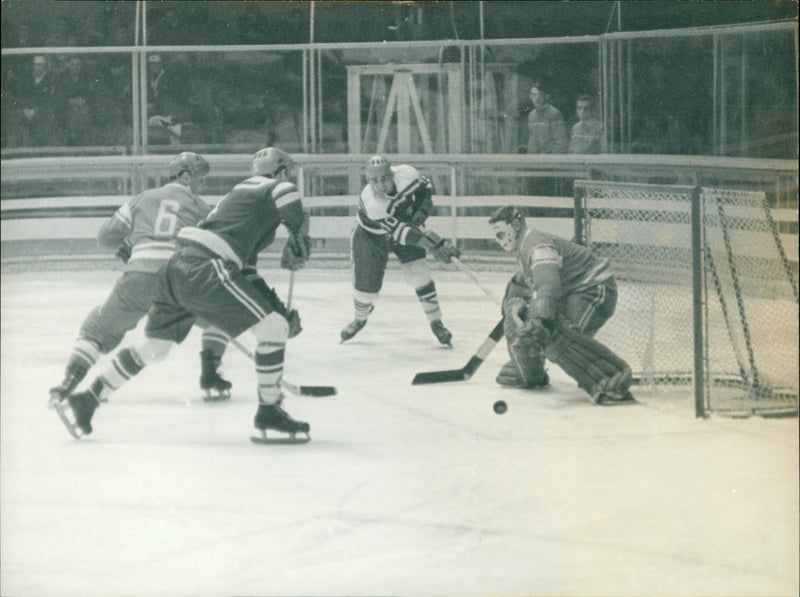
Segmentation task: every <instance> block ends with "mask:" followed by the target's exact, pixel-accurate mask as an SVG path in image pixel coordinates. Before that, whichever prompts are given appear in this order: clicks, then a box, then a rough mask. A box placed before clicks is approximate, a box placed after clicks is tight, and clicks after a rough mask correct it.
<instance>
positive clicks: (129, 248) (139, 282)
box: [50, 151, 231, 403]
mask: <svg viewBox="0 0 800 597" xmlns="http://www.w3.org/2000/svg"><path fill="white" fill-rule="evenodd" d="M209 169H210V168H209V165H208V162H207V161H206V160H205V159H203V158H202V157H201V156H199V155H197V154H196V153H194V152H191V151H185V152H183V153H181V154H179V155H177V156H176V157H174V158H173V159H172V160H171V161H170V163H169V182H167V184H165V185H164V186H162V187H159V188H157V189H150V190H147V191H144V192H143V193H140V194H139V195H137V196H135V197H133V198H132V199H130V200H128V201H126V202H125V203H123V204H122V206H121V207H120V208H119V209H118V210H117V211H116V212H115V213H114V215H112V216H111V218H110V219H109V220H107V221H106V222H105V223H104V224H103V226H102V227H101V228H100V232H99V233H98V235H97V242H98V243H99V244H100V246H101V247H103V248H104V249H108V250H110V251H116V252H117V255H118V256H119V257H120V258H121V259H122V260H123V261H124V262H125V267H124V271H123V273H122V275H121V276H120V277H119V278H118V279H117V282H116V283H115V284H114V287H113V288H112V290H111V293H110V294H109V295H108V298H106V300H105V302H104V303H103V304H102V305H98V306H97V307H95V308H94V309H92V310H91V311H90V312H89V313H88V315H87V316H86V318H85V319H84V321H83V324H82V325H81V328H80V332H79V334H78V339H77V340H76V342H75V345H74V346H73V348H72V353H71V354H70V356H69V359H68V361H67V365H66V370H65V372H64V379H63V380H62V381H61V383H60V384H59V385H57V386H56V387H54V388H52V389H51V390H50V401H51V403H54V402H59V401H62V400H64V399H65V398H66V397H67V396H68V395H69V394H70V393H71V392H72V391H73V390H74V389H75V388H76V387H77V385H78V384H79V383H80V382H81V381H82V380H83V378H84V377H86V374H87V373H88V371H89V369H90V368H91V367H93V366H94V365H95V363H97V360H98V359H99V357H100V355H101V354H109V353H110V352H111V351H112V350H114V349H115V348H116V347H117V346H118V345H119V343H120V342H122V338H123V337H124V336H125V334H127V333H128V332H129V331H130V330H132V329H134V328H135V327H136V326H137V325H138V324H139V321H140V320H141V319H142V318H143V317H144V316H145V315H146V314H147V310H148V309H149V308H150V303H151V302H152V300H153V296H154V295H155V292H156V288H157V287H158V271H159V270H160V269H161V266H162V265H164V264H165V263H166V262H167V261H168V260H169V258H170V257H171V256H172V254H173V252H174V251H175V238H176V236H177V235H178V233H179V232H180V231H181V229H183V228H184V227H185V226H194V225H196V224H197V223H198V222H200V220H202V219H203V218H205V217H206V216H207V215H208V213H209V211H210V208H209V207H208V204H206V202H205V201H204V200H203V199H201V198H200V197H199V196H198V193H200V192H201V191H202V190H203V189H204V188H205V179H206V175H207V174H208V172H209ZM202 345H203V350H202V352H201V353H200V359H201V365H202V373H201V376H200V388H201V390H202V391H203V393H204V394H205V397H206V400H224V399H226V398H229V397H230V388H231V383H230V382H229V381H228V380H226V379H224V378H223V377H222V376H221V375H220V374H219V372H218V371H217V368H218V367H219V364H220V360H221V358H222V354H223V353H224V352H225V348H226V347H227V339H226V338H225V337H224V336H222V335H221V334H220V333H219V331H218V330H215V329H213V328H209V329H206V330H205V331H204V332H203V339H202Z"/></svg>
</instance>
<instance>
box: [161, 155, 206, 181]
mask: <svg viewBox="0 0 800 597" xmlns="http://www.w3.org/2000/svg"><path fill="white" fill-rule="evenodd" d="M209 170H211V166H210V165H209V163H208V162H207V161H206V160H205V159H204V158H203V157H201V156H199V155H197V154H196V153H195V152H193V151H184V152H182V153H179V154H178V155H176V156H175V157H174V158H172V160H170V162H169V177H170V178H178V177H179V176H180V175H181V174H183V173H184V172H188V173H189V175H190V176H191V177H192V178H194V177H196V176H205V175H206V174H208V172H209Z"/></svg>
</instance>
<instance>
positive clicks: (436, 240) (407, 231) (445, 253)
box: [384, 218, 461, 263]
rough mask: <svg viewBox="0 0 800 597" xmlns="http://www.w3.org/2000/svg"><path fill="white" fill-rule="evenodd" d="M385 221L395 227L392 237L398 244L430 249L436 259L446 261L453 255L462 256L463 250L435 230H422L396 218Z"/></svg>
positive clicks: (448, 261)
mask: <svg viewBox="0 0 800 597" xmlns="http://www.w3.org/2000/svg"><path fill="white" fill-rule="evenodd" d="M384 222H386V225H390V226H392V227H393V231H392V238H393V239H394V240H395V242H397V243H398V244H401V245H414V246H417V247H420V248H422V249H425V250H426V251H430V252H431V253H433V256H434V257H436V259H438V260H439V261H442V262H444V263H450V259H451V258H452V257H456V258H457V257H461V251H459V250H458V248H456V247H454V246H453V245H452V244H451V243H450V241H448V240H447V239H444V238H442V237H441V236H439V235H438V234H436V233H435V232H434V231H433V230H422V229H420V228H417V227H416V226H411V225H409V224H404V223H403V222H399V221H397V220H396V219H395V218H386V220H385V221H384Z"/></svg>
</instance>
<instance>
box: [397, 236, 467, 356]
mask: <svg viewBox="0 0 800 597" xmlns="http://www.w3.org/2000/svg"><path fill="white" fill-rule="evenodd" d="M394 252H395V254H396V255H397V258H398V259H399V260H400V266H401V267H402V269H403V276H404V277H405V280H406V283H407V284H408V285H409V286H411V288H413V289H414V292H415V293H416V294H417V298H418V299H419V303H420V305H421V306H422V310H423V312H424V313H425V317H426V319H427V320H428V325H430V327H431V331H432V332H433V333H434V335H435V336H436V339H437V340H439V342H440V343H441V344H445V345H449V344H450V342H451V340H452V339H453V334H452V333H450V330H448V329H447V328H446V327H445V326H444V323H442V309H441V307H440V306H439V296H438V294H437V293H436V284H435V282H434V281H433V277H431V272H430V268H429V267H428V263H427V261H425V250H424V249H420V248H419V247H414V246H407V245H406V246H396V247H395V249H394Z"/></svg>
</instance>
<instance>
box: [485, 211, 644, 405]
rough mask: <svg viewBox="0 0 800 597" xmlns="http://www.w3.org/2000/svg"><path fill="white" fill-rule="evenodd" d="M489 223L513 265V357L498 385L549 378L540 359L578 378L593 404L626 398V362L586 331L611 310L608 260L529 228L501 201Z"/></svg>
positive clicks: (507, 301) (533, 384) (613, 298)
mask: <svg viewBox="0 0 800 597" xmlns="http://www.w3.org/2000/svg"><path fill="white" fill-rule="evenodd" d="M489 223H490V224H491V226H492V229H493V231H494V234H495V238H496V240H497V242H498V243H499V244H500V246H501V247H503V249H504V250H505V251H508V252H512V251H514V252H516V253H517V271H516V273H515V274H514V276H513V277H512V278H511V280H510V281H509V283H508V285H507V287H506V293H505V296H504V298H503V318H504V321H503V324H504V331H505V335H506V341H507V343H508V352H509V355H510V356H511V360H510V361H509V362H508V363H506V364H505V365H504V366H503V367H502V369H501V370H500V373H499V374H498V376H497V383H499V384H500V385H503V386H510V387H516V388H541V387H545V386H547V385H548V384H549V382H550V380H549V378H548V375H547V372H546V371H545V368H544V362H545V358H547V359H548V360H550V361H552V362H553V363H555V364H557V365H558V366H560V367H561V368H562V369H563V370H564V372H565V373H566V374H567V375H569V376H570V377H572V378H573V379H574V380H576V381H577V382H578V385H579V386H580V387H581V388H582V389H584V390H585V391H586V392H587V393H588V394H589V395H590V396H591V399H592V402H594V403H595V404H617V403H621V402H631V401H633V397H632V396H631V394H630V392H629V391H628V388H629V386H630V384H631V378H632V376H631V370H630V367H629V366H628V364H627V363H626V362H625V361H624V360H623V359H621V358H620V357H618V356H617V355H615V354H614V353H613V352H611V350H609V349H608V348H607V347H606V346H604V345H603V344H601V343H600V342H598V341H597V340H595V339H594V338H593V337H592V336H594V334H595V333H596V332H597V330H599V329H600V327H602V325H603V324H604V323H605V322H606V321H607V320H608V319H609V318H610V317H611V315H613V313H614V309H615V307H616V303H617V284H616V281H615V280H614V276H613V274H612V272H611V270H610V267H609V264H608V260H606V259H603V258H600V257H598V256H596V255H594V254H593V253H592V252H591V251H590V250H589V249H587V248H586V247H583V246H581V245H578V244H576V243H574V242H571V241H568V240H566V239H563V238H561V237H558V236H555V235H552V234H548V233H545V232H542V231H540V230H536V229H534V228H528V227H527V226H526V224H525V218H524V217H523V215H522V213H520V211H519V210H518V209H517V208H515V207H512V206H507V207H501V208H500V209H498V210H497V211H495V213H494V214H492V216H491V218H489Z"/></svg>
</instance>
